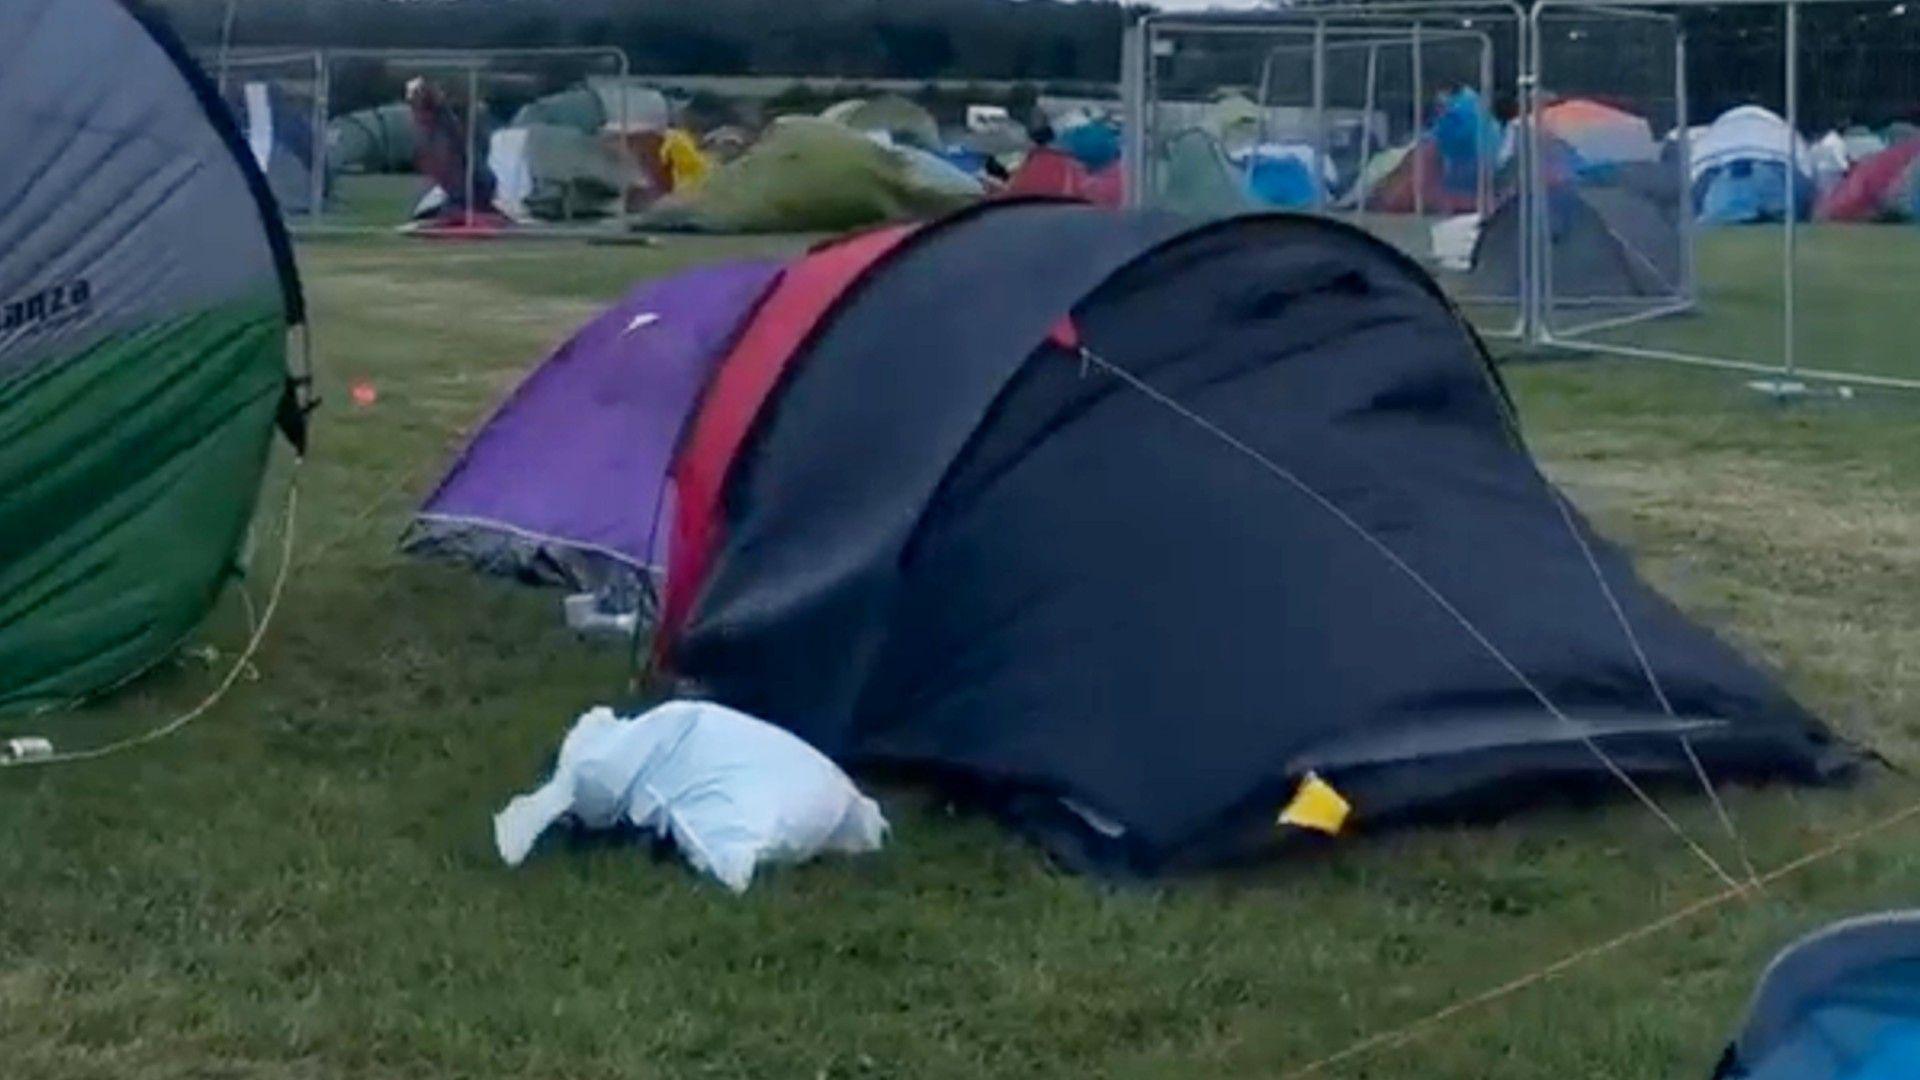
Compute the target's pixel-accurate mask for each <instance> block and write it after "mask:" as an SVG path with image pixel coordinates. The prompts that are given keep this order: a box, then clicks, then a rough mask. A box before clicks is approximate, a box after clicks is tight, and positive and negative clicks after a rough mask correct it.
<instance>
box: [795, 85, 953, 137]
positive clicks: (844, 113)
mask: <svg viewBox="0 0 1920 1080" xmlns="http://www.w3.org/2000/svg"><path fill="white" fill-rule="evenodd" d="M820 118H821V119H823V120H829V121H832V122H833V123H836V124H840V125H842V126H845V127H849V128H852V129H853V130H855V131H860V132H867V133H872V134H881V135H885V136H886V137H887V138H888V139H890V140H892V141H894V142H901V143H906V144H908V145H910V146H917V147H919V148H920V149H922V150H932V149H934V148H936V147H938V146H939V145H940V125H939V124H938V123H936V122H935V121H934V119H933V114H932V113H930V112H928V111H927V110H926V109H924V108H922V107H921V106H919V105H917V104H915V103H914V102H913V101H911V100H909V99H907V98H904V97H901V96H900V95H898V94H883V95H881V96H880V97H876V98H853V99H851V100H848V101H843V102H840V103H839V104H837V105H833V106H830V107H829V108H828V109H827V110H826V111H825V112H823V113H821V114H820Z"/></svg>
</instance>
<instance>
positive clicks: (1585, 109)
mask: <svg viewBox="0 0 1920 1080" xmlns="http://www.w3.org/2000/svg"><path fill="white" fill-rule="evenodd" d="M1540 130H1541V132H1542V133H1543V134H1545V135H1550V136H1552V137H1553V138H1555V139H1558V140H1559V141H1560V142H1561V143H1563V144H1565V145H1566V146H1567V147H1568V148H1570V149H1571V150H1572V151H1573V152H1574V153H1575V154H1576V155H1578V157H1579V160H1580V164H1581V168H1582V169H1596V168H1604V167H1606V166H1609V165H1620V164H1625V163H1629V162H1636V161H1658V160H1660V144H1659V143H1658V142H1657V141H1655V139H1654V137H1653V127H1652V125H1650V124H1648V123H1647V121H1646V120H1645V119H1643V118H1641V117H1638V116H1635V115H1633V114H1632V113H1628V112H1623V111H1622V110H1620V109H1616V108H1613V107H1612V106H1610V105H1602V104H1600V103H1599V102H1597V101H1590V100H1588V99H1585V98H1569V99H1567V100H1565V101H1559V102H1555V103H1554V104H1552V105H1549V106H1547V107H1546V108H1544V109H1542V110H1541V111H1540Z"/></svg>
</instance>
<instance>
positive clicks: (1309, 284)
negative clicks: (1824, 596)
mask: <svg viewBox="0 0 1920 1080" xmlns="http://www.w3.org/2000/svg"><path fill="white" fill-rule="evenodd" d="M707 273H710V274H718V275H719V276H717V277H714V278H711V279H709V281H708V282H707V286H706V289H707V295H708V296H709V297H710V299H709V300H695V299H693V298H690V297H689V298H685V299H683V300H682V301H681V302H680V303H679V304H677V305H676V306H673V307H667V306H664V305H662V306H660V307H658V308H648V309H647V310H642V311H636V312H633V313H632V314H625V313H624V312H623V313H622V314H625V326H624V327H620V326H619V323H620V322H621V319H620V317H619V316H616V317H614V318H613V319H611V320H609V321H605V322H602V323H600V324H598V325H599V326H600V329H601V330H602V331H606V332H613V331H616V330H617V331H618V333H619V334H620V335H622V336H621V337H617V338H610V339H609V340H610V341H611V342H612V343H613V344H612V345H611V347H612V348H615V349H617V350H619V351H620V352H622V353H623V354H624V355H625V356H627V357H628V358H629V359H631V360H638V359H640V358H641V357H642V356H645V355H647V353H646V352H644V351H643V350H650V349H660V350H668V351H675V352H678V353H680V354H681V355H684V356H687V357H690V359H688V360H687V365H688V366H689V367H690V368H693V369H699V368H702V367H709V368H710V370H711V374H710V375H708V376H707V378H706V379H705V383H704V385H703V386H702V387H701V388H700V389H699V391H698V392H697V393H689V392H686V391H685V390H680V391H676V392H675V393H674V394H672V395H671V397H672V400H673V401H674V402H676V403H678V402H687V403H689V404H688V405H687V407H686V409H685V411H684V412H683V413H679V414H678V415H675V411H676V410H674V409H671V408H668V407H666V406H664V405H663V406H662V407H661V408H660V412H659V413H658V414H657V415H656V417H655V423H657V424H658V425H659V428H660V430H659V431H658V432H655V433H651V434H649V435H648V436H647V440H646V443H645V446H646V450H645V451H644V452H643V449H642V448H641V445H640V443H641V440H639V439H631V438H630V439H626V440H622V441H619V442H606V443H604V444H603V445H605V446H606V447H607V448H608V450H609V451H610V452H611V453H613V454H616V455H625V456H624V457H623V458H620V459H619V460H617V461H616V460H614V459H609V460H607V461H605V462H602V463H601V465H600V466H598V467H596V470H595V472H594V473H593V474H592V475H591V476H589V475H586V474H575V473H570V472H567V471H565V470H563V469H561V468H560V467H559V459H558V458H555V457H552V456H550V455H551V454H552V453H553V451H552V450H550V449H549V448H552V447H559V446H563V445H564V444H565V443H566V442H567V440H568V433H569V431H570V430H572V429H573V428H575V427H586V426H588V425H592V426H593V428H594V429H595V430H598V428H599V422H598V421H597V420H596V421H588V420H586V419H584V418H583V416H582V414H580V413H578V412H574V411H569V410H556V411H555V412H554V413H553V415H555V416H559V417H567V418H568V419H564V420H559V421H555V422H556V423H559V424H562V425H564V426H561V427H552V428H549V429H548V430H547V431H546V432H545V434H546V436H547V437H546V439H545V440H544V441H542V440H539V439H536V438H525V439H523V440H522V441H521V445H522V446H523V447H524V448H525V452H526V453H527V454H528V455H529V456H528V457H527V458H525V459H523V460H521V461H520V462H519V464H518V466H517V467H518V468H519V469H521V470H523V472H522V474H521V475H523V476H525V477H527V478H529V481H528V482H531V483H534V484H537V485H538V486H539V488H540V490H541V493H542V497H543V498H544V499H545V500H546V501H547V503H548V505H549V506H550V507H551V506H559V505H560V504H569V505H571V506H573V507H575V508H577V510H578V511H580V512H583V513H584V512H587V510H588V507H589V506H590V505H591V506H597V507H599V508H601V511H602V512H604V513H611V514H620V515H623V516H624V517H625V518H626V519H627V527H628V528H629V529H630V531H629V532H627V535H630V536H636V537H649V538H651V537H656V536H665V537H666V551H665V556H666V562H667V567H668V571H667V583H666V595H665V598H664V607H663V609H662V613H661V617H660V622H659V627H658V632H657V635H656V639H655V643H656V649H657V653H658V655H659V656H660V658H661V659H662V661H663V662H664V663H665V664H666V666H667V668H668V669H669V670H670V671H671V672H673V673H675V674H677V675H678V676H679V677H682V678H684V679H685V680H687V681H688V683H689V684H690V685H691V686H697V687H699V688H700V689H701V690H702V691H703V692H705V693H706V694H709V695H711V696H712V697H713V698H715V699H716V700H719V701H721V702H724V703H726V704H729V705H731V706H734V707H737V708H741V709H744V710H746V711H748V712H750V713H752V714H754V715H757V716H761V717H764V718H767V719H768V720H771V721H773V722H776V723H779V724H781V725H784V726H786V727H787V728H789V729H790V730H792V731H793V732H795V733H796V734H798V735H800V736H802V737H803V738H805V739H806V740H808V741H809V742H810V743H812V744H813V745H814V746H816V747H817V748H819V749H821V750H823V751H825V752H827V753H829V754H830V755H832V756H835V757H837V758H839V759H840V760H842V761H844V762H850V763H853V764H855V765H862V764H866V765H876V764H888V765H894V766H901V767H904V768H907V769H909V770H912V771H914V772H917V773H918V774H920V775H923V776H928V777H932V778H935V779H937V780H938V781H939V782H941V783H943V784H945V785H948V786H950V787H951V788H952V789H953V790H954V791H956V792H957V793H959V794H961V795H962V796H964V797H968V798H972V799H976V800H979V801H981V802H983V803H985V804H986V805H988V806H990V807H992V808H994V809H996V810H997V811H998V812H999V813H1001V814H1002V815H1004V816H1005V817H1006V818H1007V819H1008V820H1010V821H1012V822H1013V823H1015V824H1017V825H1018V826H1020V827H1021V828H1023V829H1025V830H1026V831H1027V832H1028V833H1029V834H1030V835H1032V836H1034V837H1036V838H1037V839H1038V840H1040V842H1042V843H1043V844H1045V845H1046V846H1047V847H1048V848H1049V849H1050V850H1052V851H1053V852H1055V853H1056V854H1057V855H1059V856H1060V857H1061V858H1062V859H1063V860H1065V861H1067V862H1068V863H1070V864H1072V865H1077V866H1082V867H1089V868H1099V869H1104V870H1111V871H1115V872H1138V873H1153V872H1157V871H1164V870H1171V869H1174V868H1178V867H1182V866H1187V865H1192V864H1195V863H1201V862H1207V861H1210V860H1213V859H1216V858H1221V857H1228V856H1239V855H1245V854H1249V853H1252V852H1258V851H1263V850H1267V849H1269V848H1270V847H1271V846H1272V845H1274V844H1275V843H1276V841H1284V840H1285V839H1286V838H1287V837H1289V836H1302V835H1305V833H1306V830H1320V831H1336V832H1337V831H1343V830H1344V829H1347V828H1352V827H1353V826H1355V825H1362V824H1364V825H1380V824H1384V823H1387V822H1391V821H1396V820H1408V819H1433V818H1436V817H1443V816H1446V815H1449V814H1452V813H1454V812H1457V811H1460V810H1462V809H1467V808H1474V809H1489V808H1496V807H1509V806H1512V805H1514V804H1516V803H1524V802H1526V801H1528V800H1530V799H1534V798H1538V797H1540V796H1542V795H1544V794H1546V793H1548V792H1557V791H1564V790H1567V789H1569V788H1581V787H1587V786H1601V785H1607V784H1617V783H1618V779H1617V774H1616V773H1615V772H1613V769H1615V768H1617V769H1620V770H1624V771H1625V772H1627V773H1629V774H1631V775H1635V776H1638V777H1640V778H1642V779H1643V780H1654V779H1657V778H1660V777H1670V778H1674V779H1685V778H1688V777H1691V776H1692V775H1693V766H1692V764H1691V763H1690V755H1691V754H1695V753H1697V755H1698V757H1699V760H1700V762H1701V763H1702V764H1703V766H1704V768H1705V769H1706V770H1707V771H1708V772H1709V773H1710V774H1711V775H1713V776H1716V777H1730V776H1745V777H1751V778H1756V779H1758V778H1769V777H1772V778H1781V777H1790V778H1795V779H1802V780H1815V779H1820V778H1824V777H1828V776H1832V775H1834V774H1835V773H1836V771H1837V770H1839V769H1841V768H1842V767H1844V765H1845V763H1846V760H1847V755H1846V754H1845V752H1844V751H1842V750H1840V749H1839V748H1837V747H1836V746H1835V745H1833V744H1832V743H1831V741H1830V739H1829V736H1828V735H1827V733H1826V731H1825V729H1824V728H1822V727H1821V725H1820V724H1819V723H1818V722H1817V721H1815V720H1814V719H1812V718H1811V717H1810V716H1808V715H1807V714H1806V713H1805V712H1804V711H1803V710H1802V709H1801V708H1800V707H1799V706H1798V705H1796V704H1795V703H1794V702H1793V701H1792V700H1791V699H1790V698H1788V697H1787V696H1786V695H1785V694H1784V693H1783V692H1782V691H1781V690H1780V689H1779V688H1778V687H1777V686H1775V685H1774V684H1773V683H1772V682H1771V681H1769V680H1768V679H1767V678H1766V677H1765V676H1764V675H1762V674H1761V673H1759V672H1758V671H1756V670H1755V669H1754V668H1752V667H1750V666H1749V665H1748V664H1746V663H1745V662H1744V661H1742V660H1741V659H1740V658H1739V657H1738V656H1737V655H1736V654H1735V653H1734V652H1733V651H1731V650H1730V649H1728V648H1727V647H1726V646H1725V645H1723V644H1721V643H1720V642H1719V641H1717V640H1716V639H1714V638H1713V637H1712V635H1710V634H1709V633H1707V632H1706V631H1705V630H1702V629H1701V628H1699V627H1698V626H1695V625H1694V624H1693V623H1691V622H1689V621H1688V620H1687V619H1686V618H1684V617H1683V616H1682V615H1681V614H1680V613H1679V612H1678V611H1677V610H1675V609H1674V608H1673V607H1672V606H1670V605H1669V604H1668V603H1666V602H1665V601H1664V600H1662V599H1661V598H1660V597H1659V596H1658V595H1656V594H1655V593H1654V592H1653V591H1652V590H1650V589H1649V588H1648V587H1647V586H1646V585H1644V584H1643V583H1641V582H1640V581H1639V579H1638V578H1637V577H1636V576H1635V575H1634V573H1633V570H1632V567H1631V565H1630V563H1629V562H1628V560H1627V559H1626V557H1625V556H1624V555H1622V554H1621V553H1620V552H1619V551H1617V550H1616V549H1614V548H1613V547H1611V546H1610V545H1608V544H1606V543H1605V542H1604V541H1602V540H1600V539H1599V538H1598V537H1596V536H1594V535H1593V533H1592V530H1591V529H1590V528H1589V527H1588V526H1587V525H1586V523H1585V522H1584V521H1583V520H1581V518H1580V516H1579V515H1578V514H1577V513H1576V512H1574V511H1573V510H1572V509H1571V507H1570V506H1569V505H1568V504H1567V503H1566V502H1565V501H1564V500H1563V497H1562V496H1561V495H1560V494H1559V493H1558V492H1557V491H1556V490H1555V489H1554V488H1553V487H1552V485H1551V484H1550V483H1549V482H1548V480H1547V479H1546V478H1545V477H1544V476H1542V475H1541V473H1540V472H1539V471H1538V469H1537V468H1536V467H1535V466H1534V463H1533V462H1532V460H1531V458H1530V457H1529V456H1528V454H1527V452H1526V450H1525V448H1524V447H1523V445H1522V444H1521V441H1520V438H1519V436H1518V434H1517V432H1516V430H1515V428H1514V422H1513V418H1512V415H1511V412H1510V408H1511V407H1510V405H1509V403H1508V399H1507V397H1506V395H1505V393H1504V391H1503V389H1502V386H1501V383H1500V380H1499V377H1498V375H1497V374H1496V373H1495V371H1494V369H1493V368H1492V366H1491V364H1490V362H1489V360H1488V357H1487V354H1486V353H1485V351H1484V349H1483V348H1482V346H1481V344H1480V342H1479V341H1478V339H1477V338H1476V337H1475V336H1474V334H1473V332H1472V331H1471V330H1470V329H1469V328H1468V327H1467V326H1466V325H1465V324H1464V323H1463V322H1462V321H1461V320H1460V318H1459V317H1458V316H1457V315H1456V314H1455V313H1454V311H1453V309H1452V308H1451V307H1450V306H1449V304H1448V303H1447V301H1446V300H1445V298H1444V297H1443V295H1442V294H1441V293H1440V291H1439V289H1438V288H1437V287H1436V286H1435V285H1434V283H1433V282H1432V281H1431V280H1430V279H1429V278H1428V277H1427V276H1426V275H1425V274H1424V273H1422V272H1421V270H1420V269H1419V268H1418V267H1417V266H1415V265H1414V264H1412V263H1411V262H1409V261H1408V260H1407V259H1405V258H1404V257H1403V256H1401V255H1399V254H1398V253H1397V252H1395V251H1394V250H1393V249H1391V248H1389V247H1387V246H1386V245H1384V244H1382V243H1380V242H1378V241H1376V240H1373V239H1371V238H1370V237H1368V236H1367V235H1365V234H1363V233H1361V232H1359V231H1357V230H1354V229H1351V228H1348V227H1345V226H1341V225H1338V224H1336V223H1333V222H1328V221H1323V220H1319V219H1315V218H1309V217H1299V216H1261V217H1243V218H1234V219H1229V220H1226V221H1223V222H1217V223H1214V224H1211V225H1206V226H1201V227H1197V228H1196V227H1195V226H1194V225H1193V224H1192V223H1191V222H1190V220H1188V219H1185V218H1181V217H1177V216H1174V215H1170V214H1163V213H1158V212H1155V213H1141V212H1115V211H1106V210H1101V209H1098V208H1093V207H1087V206H1083V205H1077V204H1071V203H1063V202H1059V201H1051V200H1049V201H1020V202H998V203H986V204H981V205H980V206H978V207H976V208H974V209H972V210H969V211H966V212H963V213H960V214H957V215H954V216H952V217H949V218H946V219H943V220H941V221H938V222H935V223H933V224H929V225H925V226H919V227H914V226H899V227H893V228H888V229H881V230H876V231H872V232H867V233H863V234H859V235H856V236H853V237H850V238H847V239H844V240H842V241H839V242H836V243H832V244H829V245H826V246H823V247H821V248H818V249H816V250H815V251H813V252H812V253H810V254H808V255H806V256H805V257H803V258H801V259H799V260H798V261H796V262H794V263H792V264H790V265H788V266H787V267H785V269H784V270H782V271H781V272H780V274H779V276H778V277H777V278H776V279H774V280H773V281H772V282H771V283H770V285H769V286H768V287H766V288H765V289H764V290H763V291H760V292H758V293H757V294H756V291H755V289H754V288H753V285H754V282H755V281H756V280H757V277H756V275H755V273H754V272H753V271H751V270H739V271H733V272H719V271H707ZM737 274H745V275H747V276H746V277H744V278H742V277H739V276H734V275H737ZM662 288H665V286H662ZM656 314H657V316H658V317H657V318H649V317H648V316H650V315H656ZM649 336H651V338H652V340H648V339H649ZM716 349H717V350H718V352H717V354H716ZM664 363H666V361H665V360H664V359H663V358H662V357H661V356H658V355H656V356H654V357H653V360H652V362H651V363H648V364H645V365H641V364H638V363H626V364H622V365H617V366H616V365H612V364H610V365H608V366H606V367H604V368H602V369H600V370H606V371H609V372H612V371H624V372H627V373H630V374H629V375H628V378H631V379H632V380H633V381H634V385H636V386H637V385H638V384H639V382H640V380H641V379H642V378H643V376H641V375H640V374H639V372H640V370H641V368H642V367H643V366H644V367H646V368H648V369H651V368H653V367H655V366H658V365H661V364H664ZM543 374H544V372H543ZM540 377H541V376H536V378H540ZM651 377H652V376H645V378H651ZM569 396H570V397H571V399H572V401H573V402H574V403H576V409H577V410H585V411H586V412H592V411H596V410H599V409H601V408H603V406H602V405H601V401H602V400H603V398H604V396H605V395H604V394H602V393H600V392H599V391H598V390H597V389H596V384H595V382H594V381H593V380H591V379H587V380H583V381H582V382H581V383H580V384H578V385H576V386H575V387H574V388H573V389H572V390H571V391H570V394H569ZM662 397H663V400H664V397H665V396H664V395H663V396H662ZM514 411H515V410H514V406H512V405H509V407H508V409H507V410H506V411H504V412H503V413H501V414H500V416H499V417H497V418H496V419H495V420H494V421H493V423H492V424H491V425H490V426H489V432H483V433H482V435H481V436H480V439H481V440H482V441H484V440H487V439H488V438H489V437H490V432H491V431H495V430H503V429H502V425H503V424H510V423H512V422H513V420H512V414H513V412H514ZM476 445H479V444H478V443H476ZM663 445H672V446H674V447H675V448H676V449H675V451H674V452H673V455H672V457H671V459H670V460H669V462H668V463H667V465H666V466H665V469H664V473H663V468H662V465H661V461H660V456H659V455H658V454H657V453H656V452H654V451H656V450H657V448H658V447H660V446H663ZM550 464H551V465H552V467H549V465H550ZM458 468H459V467H456V469H458ZM620 476H624V477H626V478H627V480H626V483H625V484H623V485H621V486H619V487H609V486H608V484H607V483H606V482H604V481H605V480H606V478H608V477H620ZM663 489H664V490H665V491H667V492H668V494H664V495H660V496H655V497H649V495H650V493H652V492H656V491H662V490H663ZM615 492H618V493H620V494H619V495H618V496H616V495H615V494H614V493H615ZM543 513H544V511H543ZM539 520H541V521H545V520H549V519H547V518H545V517H543V518H541V519H539ZM518 527H519V529H520V531H521V532H522V533H524V534H527V535H534V534H538V533H541V532H543V531H545V530H544V527H543V526H541V525H539V524H537V523H536V524H522V525H520V526H518ZM648 542H649V543H652V542H653V541H651V540H649V541H648ZM632 550H642V549H638V548H634V549H632ZM643 558H644V556H643ZM1616 605H1617V606H1616ZM1642 656H1644V658H1645V661H1646V662H1645V664H1644V665H1643V664H1642V663H1641V660H1640V659H1639V658H1640V657H1642ZM1662 702H1665V703H1666V704H1664V705H1663V704H1662ZM1303 792H1304V793H1308V794H1310V795H1311V798H1310V799H1308V803H1309V804H1310V805H1307V806H1302V804H1301V802H1300V797H1301V795H1302V793H1303ZM1340 807H1344V808H1345V812H1344V815H1343V814H1342V813H1341V812H1336V810H1337V808H1340ZM1277 817H1278V818H1280V823H1279V824H1276V818H1277Z"/></svg>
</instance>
